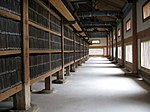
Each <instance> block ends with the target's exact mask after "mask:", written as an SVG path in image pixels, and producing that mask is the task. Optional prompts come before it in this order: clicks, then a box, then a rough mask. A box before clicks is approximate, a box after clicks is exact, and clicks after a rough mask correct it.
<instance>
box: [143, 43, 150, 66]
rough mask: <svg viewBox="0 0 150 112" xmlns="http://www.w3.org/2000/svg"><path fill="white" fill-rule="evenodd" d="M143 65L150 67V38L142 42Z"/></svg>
mask: <svg viewBox="0 0 150 112" xmlns="http://www.w3.org/2000/svg"><path fill="white" fill-rule="evenodd" d="M141 66H142V67H145V68H148V69H150V40H149V41H144V42H141Z"/></svg>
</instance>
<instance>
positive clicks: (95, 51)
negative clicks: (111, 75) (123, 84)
mask: <svg viewBox="0 0 150 112" xmlns="http://www.w3.org/2000/svg"><path fill="white" fill-rule="evenodd" d="M103 54H104V49H103V48H100V49H89V55H103Z"/></svg>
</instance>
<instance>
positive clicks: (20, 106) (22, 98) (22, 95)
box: [14, 0, 31, 110]
mask: <svg viewBox="0 0 150 112" xmlns="http://www.w3.org/2000/svg"><path fill="white" fill-rule="evenodd" d="M22 2H23V3H22V5H23V11H22V12H23V13H22V14H23V15H22V20H23V21H22V22H23V24H22V25H23V66H24V78H23V80H24V81H23V90H22V91H20V92H19V93H17V94H16V95H14V108H15V109H17V110H28V109H29V108H30V107H31V93H30V71H29V70H30V69H29V24H28V0H23V1H22Z"/></svg>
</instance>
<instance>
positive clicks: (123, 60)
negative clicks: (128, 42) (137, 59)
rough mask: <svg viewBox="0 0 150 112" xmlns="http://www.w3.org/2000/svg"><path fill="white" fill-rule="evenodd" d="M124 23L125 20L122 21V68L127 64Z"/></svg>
mask: <svg viewBox="0 0 150 112" xmlns="http://www.w3.org/2000/svg"><path fill="white" fill-rule="evenodd" d="M124 50H125V49H124V22H123V19H121V54H122V60H121V66H122V67H124V62H125V51H124Z"/></svg>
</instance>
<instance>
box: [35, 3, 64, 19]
mask: <svg viewBox="0 0 150 112" xmlns="http://www.w3.org/2000/svg"><path fill="white" fill-rule="evenodd" d="M37 3H39V4H40V5H41V6H42V7H43V8H44V9H46V10H47V11H48V12H49V13H50V14H52V15H53V16H55V17H56V18H57V19H59V20H61V18H60V17H59V16H58V15H57V14H56V13H55V12H53V11H52V10H51V9H49V8H48V7H47V6H46V5H45V4H43V3H42V2H41V1H40V0H37Z"/></svg>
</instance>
